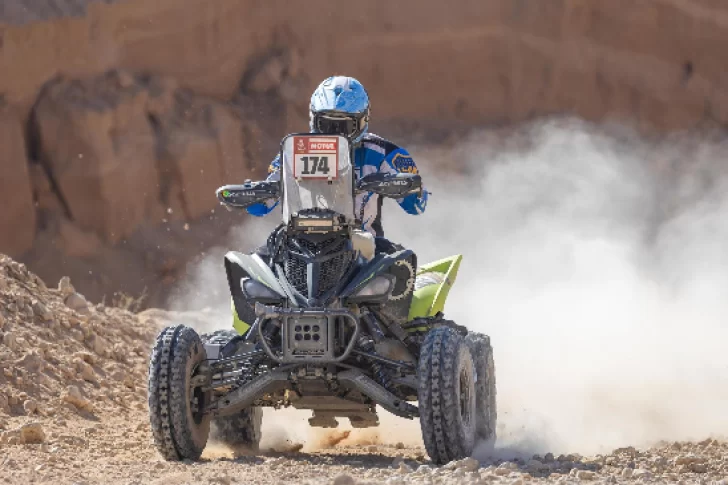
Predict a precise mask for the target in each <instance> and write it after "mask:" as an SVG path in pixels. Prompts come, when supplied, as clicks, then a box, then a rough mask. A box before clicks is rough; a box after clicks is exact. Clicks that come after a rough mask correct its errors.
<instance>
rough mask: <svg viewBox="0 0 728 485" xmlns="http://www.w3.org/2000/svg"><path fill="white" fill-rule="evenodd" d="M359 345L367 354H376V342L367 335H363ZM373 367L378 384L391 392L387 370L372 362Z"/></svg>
mask: <svg viewBox="0 0 728 485" xmlns="http://www.w3.org/2000/svg"><path fill="white" fill-rule="evenodd" d="M358 344H359V348H360V349H362V350H363V351H365V352H375V349H374V341H373V340H372V339H370V338H369V337H368V336H366V335H362V336H360V337H359V341H358ZM371 366H372V370H373V371H374V378H375V379H376V380H377V382H379V384H381V385H382V387H384V388H385V389H387V390H391V389H390V384H391V380H390V378H389V375H388V374H387V372H386V370H385V369H384V366H383V365H382V364H381V363H379V362H377V361H372V363H371Z"/></svg>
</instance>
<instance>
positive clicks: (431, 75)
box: [0, 0, 728, 485]
mask: <svg viewBox="0 0 728 485" xmlns="http://www.w3.org/2000/svg"><path fill="white" fill-rule="evenodd" d="M727 42H728V4H726V3H725V2H723V1H719V0H643V1H639V2H635V1H634V0H614V1H609V2H606V1H598V0H543V1H540V2H527V1H522V0H521V1H517V0H494V1H489V2H483V1H482V0H462V1H458V2H455V3H453V2H449V3H443V2H433V1H429V0H403V1H399V2H390V1H389V0H373V1H371V2H366V3H364V4H361V5H357V6H356V9H355V10H352V9H345V8H336V9H332V8H331V3H330V2H325V1H323V0H313V1H309V2H303V3H297V2H290V1H287V0H270V1H267V2H261V1H258V0H209V1H206V2H199V1H195V0H155V1H148V0H53V1H51V0H0V206H1V208H2V210H0V483H11V484H15V483H54V484H66V483H68V484H89V485H90V484H96V483H99V484H106V483H119V484H131V483H135V484H137V483H138V484H147V483H155V484H181V483H220V484H225V485H226V484H235V483H240V484H248V483H251V484H258V483H259V484H268V483H272V484H278V483H285V484H291V485H292V484H320V483H323V484H333V485H354V484H360V485H362V484H379V483H388V484H409V483H412V484H414V483H431V484H451V483H452V484H455V483H472V484H480V483H483V484H486V483H503V484H513V485H516V484H521V485H523V484H527V483H552V482H554V483H555V482H559V483H590V484H591V483H594V484H597V483H656V484H657V483H659V484H662V483H676V484H678V483H684V484H692V483H695V484H704V485H708V484H715V485H717V484H726V483H728V418H726V413H725V403H726V402H728V363H727V362H728V361H726V359H725V358H724V357H723V356H724V354H725V342H728V326H727V325H726V321H725V315H726V314H728V299H726V298H725V295H726V292H728V273H727V272H726V269H725V268H728V253H726V251H725V248H726V247H728V223H727V222H726V221H727V219H726V216H725V214H728V196H727V195H726V194H728V164H727V163H726V159H728V145H726V142H725V139H726V126H727V125H728V89H727V88H726V74H725V64H726V63H725V52H724V51H725V45H726V43H727ZM334 73H339V74H348V75H353V76H355V77H357V78H358V79H359V80H361V81H362V82H363V83H364V85H365V86H366V87H367V89H368V90H369V93H370V95H371V98H372V116H373V118H372V124H371V131H372V132H374V133H377V134H380V135H383V136H385V137H387V138H391V139H392V140H393V141H396V142H398V143H401V144H402V145H404V146H405V147H407V148H408V150H409V151H410V152H411V153H412V154H413V156H414V158H415V160H416V161H417V164H418V166H419V168H420V171H421V173H422V174H423V178H424V182H425V185H426V186H427V187H428V189H429V190H431V191H432V197H431V199H430V202H429V205H428V208H427V211H426V212H425V214H422V215H420V216H417V217H412V216H409V215H407V214H404V213H403V212H402V211H401V210H400V209H399V208H398V206H397V205H396V204H395V203H390V202H391V201H387V202H385V214H384V227H385V231H386V234H387V237H389V238H390V239H392V240H394V241H397V242H399V243H402V244H404V245H406V246H408V247H410V248H412V249H413V250H415V252H416V253H417V254H418V257H419V258H420V260H422V261H428V260H436V259H439V258H441V257H445V256H448V255H451V254H462V255H463V256H464V264H463V267H462V269H461V271H460V274H459V276H458V281H457V283H456V285H455V287H454V289H453V291H452V293H451V296H450V298H449V301H448V304H447V307H446V314H447V316H448V318H453V319H454V320H455V321H457V322H458V323H459V324H461V325H465V326H468V327H469V328H471V329H473V330H476V331H479V332H483V333H486V334H488V335H490V337H491V339H492V342H493V345H494V355H495V362H496V376H497V387H498V413H499V414H498V416H499V428H498V440H497V442H496V445H495V448H494V449H488V448H485V447H479V448H478V449H476V452H475V453H474V455H473V457H472V458H469V459H467V460H463V461H461V462H454V463H450V464H448V465H445V466H442V467H436V466H433V465H432V463H431V462H430V461H429V458H428V457H427V454H426V452H425V450H424V446H423V445H422V442H421V438H420V431H419V423H418V422H417V420H414V421H407V420H402V419H400V418H395V417H393V416H391V415H388V414H386V412H384V411H382V414H381V420H382V424H381V426H380V427H379V428H374V429H368V430H353V429H351V428H350V427H348V423H346V422H344V423H342V427H341V428H339V429H336V430H320V429H310V428H308V425H307V423H306V418H307V417H308V415H307V414H306V413H303V412H296V411H292V410H277V411H273V410H270V411H269V410H266V414H265V419H264V425H263V442H262V449H261V451H260V452H256V453H250V452H245V450H230V449H227V448H225V447H224V446H222V445H220V444H218V443H215V442H214V441H211V442H210V443H209V445H208V447H207V449H206V450H205V452H204V454H203V457H202V460H201V461H200V462H197V463H169V462H165V461H164V460H162V458H161V457H160V456H159V454H158V453H157V452H156V450H155V448H154V445H153V443H152V439H151V431H150V426H149V418H148V413H147V388H146V385H147V366H148V357H149V352H150V350H151V346H152V345H153V342H154V340H155V338H156V335H157V334H158V332H159V331H160V330H161V329H162V328H163V327H164V326H166V325H172V324H179V323H184V324H187V325H190V326H192V327H194V328H195V329H196V330H197V331H198V332H206V331H211V330H215V329H220V328H228V327H229V325H230V314H229V310H228V309H229V291H228V288H227V284H226V280H225V275H224V270H223V267H222V255H223V254H224V253H225V252H226V251H227V250H230V249H235V250H240V251H247V250H250V249H252V248H254V247H257V246H258V245H260V244H261V242H262V241H263V239H264V238H265V237H266V236H267V234H268V231H269V230H270V229H271V228H272V227H274V226H275V225H276V224H277V220H276V218H275V216H274V215H273V216H271V217H268V218H265V219H255V218H252V217H248V216H245V215H242V214H239V213H234V212H227V211H225V210H221V207H220V206H219V205H218V203H217V200H216V199H215V197H214V190H215V189H216V188H217V187H218V186H220V185H223V184H227V183H240V182H242V181H243V180H245V179H248V178H250V179H257V178H261V177H264V176H265V174H266V169H267V166H268V163H269V160H270V159H271V158H272V157H273V156H274V155H275V153H276V150H277V148H278V141H279V140H280V138H281V137H282V136H284V135H285V134H287V133H289V132H294V131H301V130H302V129H305V128H306V127H307V126H308V111H307V110H308V100H309V97H310V94H311V91H312V90H313V89H314V88H315V86H316V85H317V84H318V83H319V82H320V81H321V80H322V79H324V78H325V77H327V76H329V75H331V74H334ZM344 421H345V420H344Z"/></svg>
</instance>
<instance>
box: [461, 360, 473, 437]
mask: <svg viewBox="0 0 728 485" xmlns="http://www.w3.org/2000/svg"><path fill="white" fill-rule="evenodd" d="M459 381H460V382H459V384H460V398H459V402H460V417H461V419H462V421H463V426H464V427H465V428H470V427H471V426H472V420H473V404H474V395H473V389H472V387H473V375H472V373H471V372H469V370H468V368H467V367H463V368H462V369H460V378H459Z"/></svg>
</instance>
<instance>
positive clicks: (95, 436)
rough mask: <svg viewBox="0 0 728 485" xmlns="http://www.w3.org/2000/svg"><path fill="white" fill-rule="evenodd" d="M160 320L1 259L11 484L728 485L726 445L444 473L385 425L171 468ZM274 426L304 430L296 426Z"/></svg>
mask: <svg viewBox="0 0 728 485" xmlns="http://www.w3.org/2000/svg"><path fill="white" fill-rule="evenodd" d="M160 315H163V312H160V311H156V312H154V311H152V312H145V313H144V314H142V315H135V314H132V313H130V312H128V311H125V310H123V309H119V308H108V307H104V306H102V305H90V304H88V302H86V300H85V298H84V297H83V295H79V294H78V293H77V292H76V291H75V290H74V288H73V286H72V285H71V282H70V281H68V280H67V279H64V280H62V281H61V282H60V283H59V285H58V288H48V287H46V285H45V283H43V282H42V281H41V280H40V279H38V278H37V276H35V275H33V274H32V273H30V272H28V271H27V269H26V268H25V267H24V266H23V265H22V264H18V263H16V262H14V261H12V260H10V259H9V258H7V257H4V256H2V255H0V368H1V371H0V483H23V484H26V483H54V484H65V483H69V484H71V483H72V484H92V483H94V484H95V483H115V484H147V483H153V484H182V483H219V484H224V485H227V484H233V483H240V484H279V483H285V484H320V483H324V484H334V485H351V484H380V483H386V484H409V483H430V484H461V483H464V484H489V483H507V484H513V485H517V484H525V483H554V482H568V483H578V482H579V483H580V482H588V483H686V484H687V483H700V484H711V483H713V484H728V443H726V442H720V441H716V440H713V439H706V440H704V441H701V442H692V443H686V442H683V443H663V444H660V445H658V446H655V447H653V448H651V449H645V450H637V449H634V448H621V449H617V450H614V451H613V452H611V453H609V454H606V455H598V456H592V457H586V456H580V455H577V454H574V455H568V456H564V455H560V456H553V455H552V454H546V455H544V456H533V457H531V458H528V459H524V458H523V457H521V456H519V457H515V456H508V455H507V452H506V451H505V450H499V449H496V450H495V452H494V453H493V454H494V455H497V456H498V457H499V458H497V459H496V458H488V457H487V455H486V456H483V457H481V459H480V460H475V459H473V458H469V459H466V460H462V461H459V462H453V463H450V464H448V465H445V466H442V467H434V466H432V465H431V464H430V463H429V460H428V458H427V456H426V452H425V450H424V448H423V447H422V446H421V444H413V443H411V442H408V443H407V444H406V445H405V444H404V443H401V442H395V443H389V442H388V440H392V439H393V436H392V435H394V437H395V438H396V436H397V435H398V431H397V430H395V429H393V428H392V427H391V426H389V425H388V424H386V420H384V419H383V420H382V421H383V425H382V426H381V427H380V429H379V430H378V431H377V430H375V431H371V430H355V431H350V430H326V431H316V432H313V433H312V436H313V437H314V438H315V439H313V440H311V441H309V442H297V441H295V440H293V441H291V440H288V441H286V439H284V438H281V439H271V438H270V437H268V438H267V437H266V436H265V426H266V425H265V424H264V436H263V440H264V443H265V441H266V439H267V441H268V442H269V444H268V445H267V446H264V447H263V450H262V451H261V452H260V453H259V454H256V455H235V454H233V453H232V452H231V451H230V450H228V449H226V448H224V447H222V446H221V445H217V444H215V443H209V444H208V447H207V449H206V450H205V453H204V454H203V457H202V460H201V461H199V462H196V463H169V462H165V461H163V460H162V459H161V458H160V456H159V455H158V454H157V452H156V450H155V448H154V446H153V444H152V437H151V432H150V428H149V422H148V415H147V403H146V398H147V396H146V372H147V359H148V350H149V348H150V346H151V342H152V341H153V339H154V337H155V336H156V334H157V332H158V330H159V326H160V325H161V324H162V321H163V320H164V318H161V317H160ZM193 317H194V315H192V316H190V318H193ZM266 419H271V420H273V421H270V422H269V423H271V422H274V423H275V425H276V426H277V427H278V428H282V429H286V428H290V427H292V426H294V423H292V422H288V421H287V420H288V419H290V417H289V415H286V414H285V412H283V414H279V415H277V416H276V415H272V414H267V415H266ZM297 424H300V423H297ZM410 424H412V423H411V422H410ZM414 429H416V423H415V428H414ZM377 433H379V434H377ZM410 434H411V433H410ZM383 437H386V438H387V439H383ZM399 439H403V438H399ZM415 441H416V440H415Z"/></svg>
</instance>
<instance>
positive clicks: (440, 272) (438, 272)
mask: <svg viewBox="0 0 728 485" xmlns="http://www.w3.org/2000/svg"><path fill="white" fill-rule="evenodd" d="M462 260H463V257H462V255H460V254H458V255H456V256H451V257H449V258H445V259H441V260H439V261H435V262H433V263H430V264H425V265H423V266H422V267H420V268H419V271H417V280H416V282H415V287H416V288H417V289H416V290H415V292H414V295H413V296H412V304H411V305H410V311H409V316H408V320H409V321H412V320H414V319H415V318H425V317H433V316H435V315H437V313H438V312H441V311H443V310H444V308H445V301H446V300H447V296H448V294H449V293H450V289H451V288H452V285H453V284H455V278H456V277H457V274H458V270H459V269H460V262H461V261H462Z"/></svg>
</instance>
